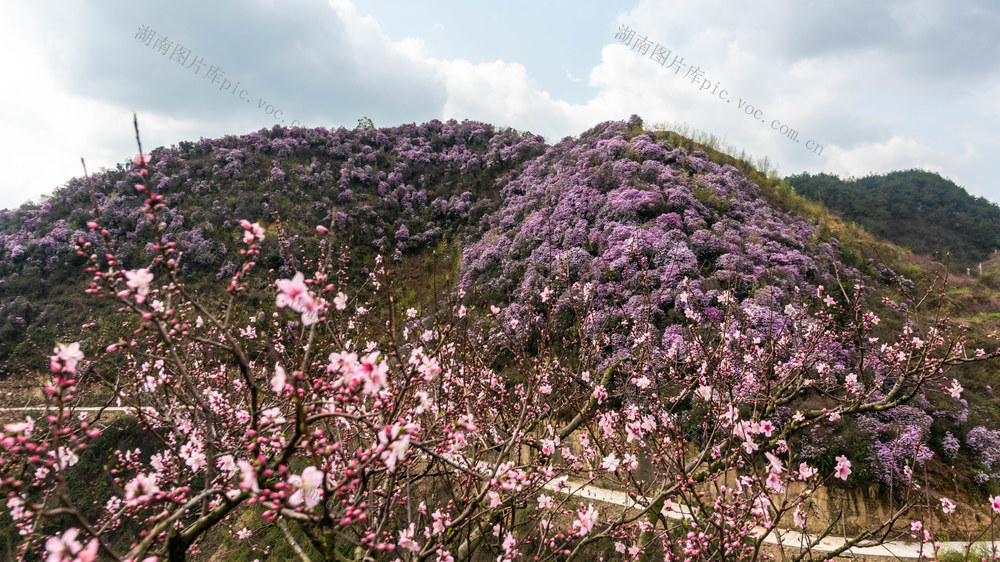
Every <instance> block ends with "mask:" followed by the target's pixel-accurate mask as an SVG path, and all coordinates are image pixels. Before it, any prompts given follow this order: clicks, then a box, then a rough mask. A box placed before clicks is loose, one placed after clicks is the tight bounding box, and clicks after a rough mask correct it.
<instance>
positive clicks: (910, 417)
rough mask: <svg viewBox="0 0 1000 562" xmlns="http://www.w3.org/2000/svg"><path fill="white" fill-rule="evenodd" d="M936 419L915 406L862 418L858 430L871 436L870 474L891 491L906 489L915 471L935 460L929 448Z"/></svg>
mask: <svg viewBox="0 0 1000 562" xmlns="http://www.w3.org/2000/svg"><path fill="white" fill-rule="evenodd" d="M933 421H934V419H933V418H932V417H931V416H929V415H927V414H926V413H925V412H924V411H923V410H921V409H919V408H916V407H914V406H910V405H907V406H898V407H896V408H893V409H892V410H890V411H887V412H876V413H873V414H865V415H862V416H859V417H858V422H857V423H858V428H859V429H861V430H862V431H865V432H867V433H868V435H869V436H870V437H871V439H870V440H869V441H868V443H869V445H868V456H867V460H868V470H869V471H870V472H871V473H872V474H874V475H875V476H876V478H878V480H879V481H880V482H882V483H883V484H885V485H887V486H889V487H890V488H899V487H900V486H905V485H906V484H908V483H909V482H910V481H911V480H912V472H911V471H912V470H914V468H915V467H917V466H922V465H923V464H924V463H925V462H926V461H928V460H930V459H931V457H933V456H934V453H933V452H932V451H931V450H930V448H928V446H927V445H926V443H927V439H928V436H929V435H930V427H931V424H932V423H933Z"/></svg>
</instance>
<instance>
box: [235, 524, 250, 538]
mask: <svg viewBox="0 0 1000 562" xmlns="http://www.w3.org/2000/svg"><path fill="white" fill-rule="evenodd" d="M252 534H253V533H251V532H250V529H247V528H246V527H243V528H242V529H240V530H239V531H236V538H238V539H240V540H241V541H245V540H247V539H249V538H250V535H252Z"/></svg>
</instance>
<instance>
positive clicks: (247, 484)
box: [236, 459, 260, 492]
mask: <svg viewBox="0 0 1000 562" xmlns="http://www.w3.org/2000/svg"><path fill="white" fill-rule="evenodd" d="M236 466H238V467H239V469H240V489H241V490H247V491H250V492H260V487H259V486H258V485H257V470H256V469H254V467H253V465H252V464H250V463H249V462H247V461H245V460H243V459H240V460H238V461H236Z"/></svg>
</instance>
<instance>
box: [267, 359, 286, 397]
mask: <svg viewBox="0 0 1000 562" xmlns="http://www.w3.org/2000/svg"><path fill="white" fill-rule="evenodd" d="M286 378H287V377H286V375H285V368H284V367H282V366H281V364H279V363H275V364H274V376H272V377H271V390H272V391H274V392H276V393H278V394H280V393H281V391H283V390H284V389H285V381H286Z"/></svg>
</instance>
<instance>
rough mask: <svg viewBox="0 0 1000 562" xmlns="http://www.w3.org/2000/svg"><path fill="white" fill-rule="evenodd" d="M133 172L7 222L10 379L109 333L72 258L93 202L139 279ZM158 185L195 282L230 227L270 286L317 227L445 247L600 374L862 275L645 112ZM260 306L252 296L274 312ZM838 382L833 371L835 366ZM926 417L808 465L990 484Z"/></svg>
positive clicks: (324, 132) (178, 156)
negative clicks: (587, 347)
mask: <svg viewBox="0 0 1000 562" xmlns="http://www.w3.org/2000/svg"><path fill="white" fill-rule="evenodd" d="M132 172H134V170H132V169H131V168H130V167H129V166H126V165H120V166H119V167H118V169H116V170H110V171H103V172H100V173H97V174H94V175H92V176H91V177H90V179H89V183H90V185H91V186H92V189H93V200H92V198H91V192H90V190H89V189H88V186H87V180H85V179H83V178H75V179H73V180H71V181H69V182H68V183H67V184H66V185H65V186H63V187H61V188H59V189H57V190H56V191H55V192H54V193H53V194H52V195H51V196H50V197H49V198H48V199H47V200H46V201H44V202H43V203H42V204H40V205H25V206H22V207H21V208H18V209H14V210H5V211H0V361H6V362H7V364H8V366H7V367H6V368H4V369H3V371H2V375H3V376H8V377H9V376H11V374H12V373H16V372H20V371H21V370H22V369H23V368H25V367H29V368H30V367H39V366H38V365H33V364H31V363H30V358H32V357H36V358H37V357H45V353H44V352H43V351H44V350H47V348H51V346H52V342H53V341H54V340H59V339H63V340H64V341H72V340H73V337H72V334H75V333H78V332H79V326H80V325H82V324H84V323H93V324H94V325H97V326H98V327H102V326H101V325H102V324H105V323H107V322H108V320H107V318H106V317H107V316H108V313H109V312H110V311H109V310H104V309H101V308H100V307H97V308H94V306H93V302H92V301H87V304H86V306H81V305H80V304H79V303H80V302H81V297H80V295H82V292H83V289H84V288H85V287H86V279H87V276H86V275H85V274H84V272H83V267H84V263H83V261H82V260H81V259H80V258H78V257H77V256H76V254H75V253H74V251H73V242H74V241H76V240H77V239H79V238H83V239H85V240H90V241H93V242H95V243H97V242H98V240H97V233H95V232H94V231H93V230H91V229H89V228H87V226H86V224H87V221H88V220H90V218H91V214H92V209H93V207H94V206H96V207H97V208H98V209H99V211H100V213H101V214H102V216H103V218H104V224H105V225H106V228H107V229H108V230H109V234H110V237H111V238H112V239H115V240H120V241H124V244H123V245H122V246H121V247H120V248H119V256H120V258H121V259H122V260H123V262H126V263H127V264H128V267H135V268H138V267H147V266H150V264H151V260H152V259H153V257H154V254H155V251H154V248H152V247H151V245H149V244H145V243H140V242H139V241H140V240H149V239H150V237H149V232H150V230H151V226H150V224H149V223H148V222H147V221H146V219H145V215H144V213H143V211H142V208H143V206H142V201H143V200H144V199H145V195H143V194H139V193H137V192H136V191H135V189H134V187H133V183H134V181H132V180H131V179H129V178H130V177H131V176H132V175H134V174H132ZM150 182H151V184H152V185H155V186H156V191H157V193H161V194H163V195H164V197H165V199H166V201H165V202H166V204H167V209H168V211H167V212H166V213H165V216H164V217H163V218H162V220H163V221H164V222H165V223H166V237H167V239H169V240H172V241H175V242H176V243H177V245H178V248H179V250H180V251H181V252H182V254H181V262H180V263H181V268H182V270H183V271H185V272H187V273H189V274H191V275H192V276H193V277H198V276H201V277H203V278H206V279H211V280H216V279H223V278H226V277H229V276H231V275H232V274H233V273H234V272H235V271H236V268H237V265H236V264H237V263H239V256H238V254H237V253H236V252H237V251H238V247H239V244H238V241H239V237H240V236H241V234H242V233H241V229H240V227H239V221H240V220H242V219H245V220H249V221H259V222H260V224H261V225H263V226H264V228H265V229H266V231H267V232H268V234H269V236H268V237H267V239H266V240H265V241H264V242H263V243H262V248H261V260H260V261H261V262H263V264H264V265H265V267H266V268H269V269H272V270H274V271H275V272H276V273H277V275H279V276H282V277H289V276H291V274H292V271H293V268H298V267H299V266H300V265H301V264H300V263H299V262H298V253H297V252H296V251H293V250H292V249H291V248H293V247H315V244H316V243H317V241H316V237H315V236H314V233H315V230H314V227H315V225H317V224H320V225H329V229H330V230H331V231H333V232H334V233H335V234H336V235H337V237H338V240H340V241H342V243H343V244H344V245H345V247H346V246H348V245H349V247H350V248H351V251H352V252H354V253H356V254H358V255H369V256H370V255H372V254H374V253H376V252H378V253H381V254H383V255H385V257H386V258H387V261H388V262H389V263H396V264H403V263H405V262H406V261H407V260H415V259H417V258H420V257H421V256H426V255H428V254H430V253H431V252H432V251H440V252H441V253H443V254H446V255H447V254H448V253H449V252H451V253H452V254H453V255H454V257H455V258H456V259H455V260H453V263H451V265H450V266H448V267H450V268H451V269H452V271H453V273H454V274H455V279H456V280H457V286H456V287H455V294H456V295H458V294H460V292H461V294H462V295H464V297H459V298H465V299H466V300H467V301H468V303H469V304H470V305H474V306H477V307H479V308H480V309H481V310H482V309H485V308H488V307H489V306H492V305H496V306H498V307H499V308H500V310H501V311H500V312H499V318H500V319H501V320H502V321H503V324H501V325H500V327H501V328H503V327H504V326H506V327H515V326H516V327H517V329H513V328H511V329H510V330H508V331H509V332H511V334H512V335H515V336H521V337H523V338H526V339H530V337H531V336H532V334H534V333H536V332H535V331H533V330H532V328H533V327H536V326H539V325H540V324H542V323H544V322H547V321H548V320H549V319H554V320H555V322H556V323H557V325H556V326H555V327H556V328H557V329H561V328H564V327H567V326H570V325H572V324H573V323H574V322H577V321H582V326H583V328H584V330H585V332H586V333H585V334H584V335H585V336H586V335H596V334H607V333H609V329H610V332H611V333H613V336H612V337H611V338H609V339H608V340H607V341H604V342H603V350H604V352H605V357H602V360H603V361H604V365H607V364H610V363H611V362H613V361H615V360H616V358H618V357H620V356H621V355H623V352H624V351H626V350H628V349H629V348H630V347H631V346H632V345H633V344H634V343H635V342H636V341H637V340H639V339H641V340H647V339H650V338H651V339H652V341H653V342H654V343H655V345H654V346H653V347H654V350H655V352H656V353H670V350H671V349H672V348H675V347H676V345H677V342H678V339H679V338H681V337H683V336H682V332H683V330H682V329H681V327H682V326H684V325H692V324H694V325H697V324H700V323H711V322H714V321H717V320H718V319H719V318H720V317H721V316H722V314H723V310H722V309H723V308H724V306H723V305H724V303H735V304H736V306H737V307H738V308H739V310H740V312H741V313H742V314H743V315H744V316H745V317H746V318H747V320H748V322H750V324H751V325H752V326H754V328H755V329H756V330H759V331H760V333H761V334H762V335H764V336H766V335H767V334H769V333H771V332H773V331H775V330H776V329H777V328H776V327H777V326H780V325H781V324H783V322H784V320H783V319H784V318H785V317H786V316H787V315H790V314H792V313H793V312H794V310H795V307H796V306H801V305H802V303H803V301H805V300H806V298H807V297H808V298H812V297H814V296H815V295H817V294H819V293H820V292H821V291H822V290H823V289H821V288H825V289H830V288H832V287H835V286H836V285H837V282H838V281H837V280H838V277H839V279H841V280H844V281H845V282H846V283H847V284H848V286H850V284H853V283H854V282H856V281H860V278H861V275H862V274H861V272H859V271H858V269H855V268H854V267H851V266H850V265H846V264H845V263H844V261H845V260H844V259H842V258H843V256H844V249H842V248H841V245H840V242H838V240H837V239H836V238H834V237H831V236H830V235H829V233H828V232H825V231H824V230H823V228H822V227H821V226H820V225H818V224H817V223H816V222H815V221H814V220H810V219H807V218H805V217H803V216H801V215H799V214H798V213H795V212H791V211H785V210H781V209H779V208H778V206H776V205H774V204H772V203H771V202H769V199H768V198H767V197H765V194H763V193H762V188H761V186H759V185H758V184H757V183H755V182H754V181H752V180H751V179H750V178H748V177H747V176H746V175H744V174H743V173H741V171H740V170H739V169H737V168H736V167H734V166H733V165H730V164H726V163H724V162H721V161H719V160H718V159H717V158H714V157H712V156H711V155H710V154H709V153H707V152H705V151H701V150H690V149H688V148H684V147H682V146H678V145H676V144H671V142H670V140H669V137H668V136H666V135H663V134H662V133H657V132H653V131H647V130H645V129H644V128H643V124H642V121H641V120H640V119H639V118H638V117H633V118H632V119H630V120H629V121H627V122H606V123H602V124H599V125H597V126H596V127H594V128H592V129H591V130H589V131H587V132H585V133H583V134H582V135H580V136H579V137H578V138H567V139H564V140H563V141H561V142H559V143H558V144H555V145H547V144H546V143H545V142H544V140H543V139H542V138H541V137H539V136H535V135H531V134H530V133H521V132H518V131H514V130H511V129H500V128H497V127H494V126H492V125H488V124H483V123H477V122H471V121H463V122H461V123H459V122H456V121H449V122H447V123H442V122H440V121H431V122H429V123H425V124H422V125H412V124H411V125H403V126H398V127H392V128H382V129H360V128H359V129H354V130H348V129H344V128H339V129H335V130H334V129H325V128H317V129H304V128H293V129H288V128H282V127H275V128H273V129H270V130H261V131H259V132H256V133H251V134H248V135H244V136H240V137H236V136H228V137H224V138H220V139H202V140H200V141H198V142H183V143H180V145H178V146H173V147H169V148H160V149H156V150H154V151H153V158H152V164H151V170H150ZM310 245H311V246H310ZM458 258H460V263H459V259H458ZM876 282H878V281H876ZM268 291H271V288H270V287H261V288H260V291H259V294H258V295H251V296H252V297H253V298H257V299H258V300H259V301H260V302H265V301H267V300H269V299H273V291H272V292H268ZM584 302H585V303H586V305H585V307H583V308H581V303H584ZM789 307H791V308H789ZM582 310H585V314H581V311H582ZM619 325H620V326H621V329H617V330H616V327H617V326H619ZM529 343H530V342H529ZM40 350H41V351H40ZM842 352H843V353H844V354H848V353H850V350H849V349H846V348H845V349H844V350H842ZM42 368H44V367H42ZM831 368H832V370H833V372H834V374H835V375H836V376H839V377H841V378H842V379H843V378H844V375H846V373H843V372H838V370H837V369H838V366H837V358H836V357H831ZM937 407H938V406H937V405H934V404H931V403H930V402H928V401H927V399H926V398H924V397H923V396H922V395H920V396H918V397H917V399H916V400H915V401H914V404H912V405H908V406H905V407H901V408H896V409H895V410H894V411H891V412H882V413H878V414H872V415H868V416H864V417H862V418H861V419H858V420H856V421H853V422H852V425H851V426H850V428H848V429H849V430H850V432H851V433H849V434H848V433H847V430H846V429H845V428H843V427H835V426H833V425H830V426H829V427H826V428H825V429H822V430H820V431H818V432H817V433H816V435H815V436H814V439H813V442H812V443H807V444H805V445H804V447H803V450H804V453H803V454H804V455H806V456H808V457H809V458H812V459H818V462H819V463H820V465H822V463H823V462H828V463H832V462H833V460H832V459H833V458H834V456H835V454H840V453H848V454H851V455H852V458H855V459H856V460H859V461H863V462H866V465H867V467H868V468H867V470H869V474H870V475H872V476H873V477H874V478H875V479H877V480H879V481H881V482H883V483H885V484H889V483H890V482H892V481H893V480H894V479H895V480H898V479H899V478H900V476H899V475H900V474H901V471H902V470H903V469H904V467H906V466H907V465H908V463H910V464H912V462H922V461H925V460H927V459H930V458H933V457H934V456H935V455H937V456H938V457H939V458H945V459H947V460H949V461H950V460H952V459H954V458H956V455H959V454H966V455H969V456H970V458H975V457H976V456H979V457H981V459H982V460H981V461H974V463H973V464H975V463H978V464H976V467H977V468H974V470H975V473H976V474H982V475H984V476H982V477H980V478H981V480H982V481H981V482H979V483H980V484H982V485H984V486H985V485H991V482H992V483H994V484H995V479H993V478H992V477H990V476H989V475H990V474H995V470H996V468H997V465H998V462H1000V461H996V458H1000V454H997V451H1000V433H998V432H997V431H994V430H992V429H987V427H986V426H989V427H996V423H995V422H996V420H995V419H993V417H994V416H992V415H991V414H990V413H989V412H987V411H986V410H985V409H983V408H980V409H979V410H976V411H973V412H972V413H971V415H970V412H969V408H966V409H965V410H963V411H959V412H954V411H939V410H936V409H935V408H937ZM790 413H791V412H785V413H783V414H782V415H785V414H788V415H790ZM956 435H958V436H959V437H956ZM960 438H961V439H960Z"/></svg>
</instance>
